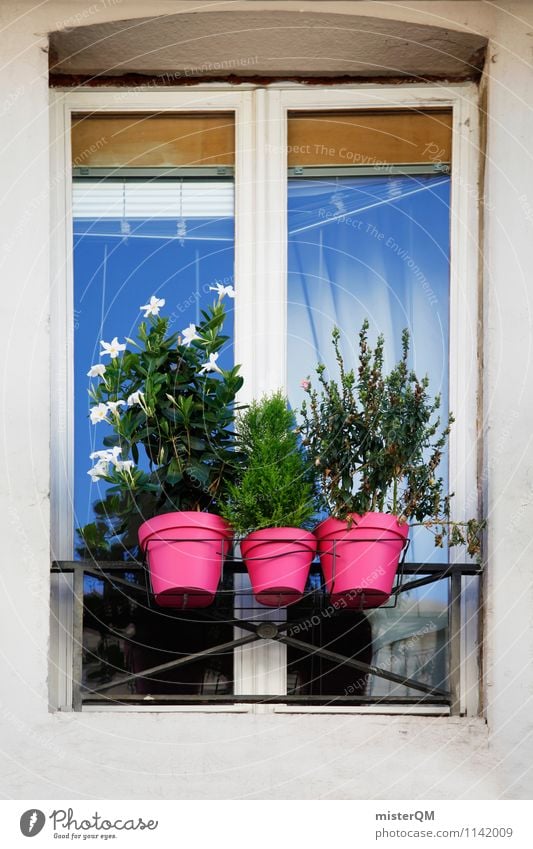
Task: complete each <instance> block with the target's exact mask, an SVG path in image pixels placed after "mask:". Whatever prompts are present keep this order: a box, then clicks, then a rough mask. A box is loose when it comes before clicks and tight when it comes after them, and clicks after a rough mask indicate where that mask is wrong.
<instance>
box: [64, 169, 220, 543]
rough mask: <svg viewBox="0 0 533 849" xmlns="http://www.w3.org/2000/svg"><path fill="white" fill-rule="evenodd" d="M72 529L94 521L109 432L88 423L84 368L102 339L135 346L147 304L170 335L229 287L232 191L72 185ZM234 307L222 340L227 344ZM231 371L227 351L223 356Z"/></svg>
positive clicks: (170, 185)
mask: <svg viewBox="0 0 533 849" xmlns="http://www.w3.org/2000/svg"><path fill="white" fill-rule="evenodd" d="M73 212H74V310H75V312H74V320H75V325H74V326H75V332H74V381H75V413H74V415H75V419H74V428H75V484H74V505H75V526H76V527H80V526H83V525H85V524H87V523H88V522H90V521H93V515H94V514H93V509H92V505H93V503H94V501H95V500H96V499H98V498H102V497H103V495H104V492H105V488H106V484H105V483H103V482H98V483H94V484H93V483H91V480H90V478H89V476H88V475H87V470H88V469H89V468H90V461H89V454H90V453H91V451H94V450H95V449H99V448H101V445H102V438H103V436H104V435H105V433H106V427H107V425H106V424H105V423H99V424H98V425H96V426H94V425H92V424H91V423H90V421H89V410H90V403H89V401H90V399H89V395H88V392H87V390H88V388H89V385H90V382H91V381H90V378H89V377H88V376H87V372H88V370H89V367H90V366H91V365H92V364H94V363H98V362H99V354H100V340H101V339H104V340H106V341H110V340H111V339H113V337H115V336H118V337H119V340H121V341H122V340H123V339H124V337H126V336H129V337H132V336H133V337H135V335H136V329H137V326H138V324H139V322H140V320H141V318H142V313H141V311H140V309H139V307H140V306H141V305H142V304H146V303H147V301H149V299H150V296H151V295H157V297H158V298H164V299H165V301H166V304H165V307H164V308H163V311H162V313H161V314H162V315H163V314H164V315H166V316H170V324H171V327H172V329H173V331H176V330H180V329H182V328H185V327H187V326H188V324H189V323H190V322H194V323H198V321H199V319H200V312H201V310H202V309H203V308H204V307H205V306H206V305H207V304H208V303H211V302H212V300H213V298H214V294H213V292H211V291H210V287H211V286H214V285H215V283H220V282H222V283H224V285H227V284H229V283H233V265H234V238H233V231H234V215H233V184H232V183H231V182H224V181H216V182H214V181H200V180H195V181H182V182H180V181H164V182H162V181H161V182H157V181H152V182H138V181H132V182H124V181H116V182H90V181H86V182H83V181H80V182H78V183H75V184H74V197H73ZM231 308H232V304H231V303H229V302H228V304H227V309H228V318H227V322H226V325H225V331H226V332H227V335H228V336H229V338H230V340H232V339H233V313H232V311H231ZM220 363H221V364H222V367H223V368H231V366H232V365H233V346H232V342H231V341H230V342H228V344H227V346H226V348H225V349H223V350H222V351H221V354H220Z"/></svg>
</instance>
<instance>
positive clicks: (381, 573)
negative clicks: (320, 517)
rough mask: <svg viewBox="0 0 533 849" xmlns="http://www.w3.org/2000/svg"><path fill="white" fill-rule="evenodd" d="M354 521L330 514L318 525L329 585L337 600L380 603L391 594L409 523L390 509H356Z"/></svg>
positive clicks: (347, 603)
mask: <svg viewBox="0 0 533 849" xmlns="http://www.w3.org/2000/svg"><path fill="white" fill-rule="evenodd" d="M352 516H353V522H352V525H351V527H348V523H347V522H341V521H340V520H339V519H333V518H329V519H326V520H325V521H324V522H321V523H320V525H318V527H317V528H315V536H316V537H317V539H318V553H319V555H320V563H321V566H322V571H323V573H324V578H325V581H326V587H327V590H328V592H329V593H330V595H331V601H332V603H333V604H338V605H339V606H341V607H356V608H370V607H379V606H380V605H382V604H384V603H385V602H386V601H387V600H388V599H389V597H390V594H391V591H392V585H393V582H394V577H395V575H396V572H397V570H398V562H399V560H400V556H401V553H402V550H403V548H404V545H405V542H406V539H407V535H408V533H409V525H408V524H407V523H404V524H399V523H398V520H397V518H396V516H391V515H390V514H389V513H365V514H364V515H363V516H359V515H358V514H357V513H353V514H352Z"/></svg>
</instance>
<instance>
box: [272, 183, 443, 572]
mask: <svg viewBox="0 0 533 849" xmlns="http://www.w3.org/2000/svg"><path fill="white" fill-rule="evenodd" d="M449 199H450V179H449V177H447V176H445V175H443V176H440V177H345V178H329V179H328V178H316V179H302V180H290V181H289V209H288V216H289V258H288V332H289V337H288V387H289V396H290V399H291V402H292V404H293V406H295V407H299V406H300V404H301V402H302V400H303V398H304V392H303V389H301V387H300V381H301V380H302V378H305V377H307V376H308V375H309V374H310V373H312V369H313V364H314V363H316V362H318V361H319V360H320V361H322V362H324V363H325V365H326V369H327V371H326V374H328V373H330V372H332V373H333V374H334V373H335V371H336V364H335V361H334V356H333V349H332V345H331V332H332V329H333V327H334V326H335V325H337V326H338V327H339V329H340V331H341V347H342V350H343V353H344V357H345V361H346V362H347V363H352V364H353V365H355V364H356V358H357V344H358V331H359V329H360V327H361V324H362V322H363V319H364V318H368V319H369V321H370V325H371V334H372V336H373V338H374V339H375V337H376V336H377V334H378V333H383V334H384V336H385V342H386V348H385V355H386V356H385V367H386V368H390V367H392V365H393V364H394V363H395V362H396V361H397V360H398V359H399V358H400V355H401V333H402V330H403V328H404V327H407V328H409V331H410V333H411V340H412V341H411V364H412V366H413V368H414V369H415V370H416V371H417V372H418V373H419V374H420V375H423V374H425V373H427V374H428V375H429V379H430V390H431V391H432V392H433V393H435V394H436V393H440V394H441V398H442V409H443V410H444V411H446V410H447V409H448V332H449V317H448V312H449ZM442 474H443V475H446V469H443V470H442ZM413 536H414V538H413ZM411 537H412V542H411V546H410V550H409V556H410V558H411V559H412V560H415V561H422V560H425V559H426V558H430V559H431V560H433V561H435V560H438V559H439V558H441V559H442V552H440V550H439V549H437V550H435V548H434V546H433V537H432V535H431V534H430V533H429V532H425V533H424V532H423V533H417V534H415V535H413V534H411Z"/></svg>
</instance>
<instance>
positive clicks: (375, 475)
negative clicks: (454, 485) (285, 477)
mask: <svg viewBox="0 0 533 849" xmlns="http://www.w3.org/2000/svg"><path fill="white" fill-rule="evenodd" d="M368 328H369V323H368V321H366V320H365V321H364V323H363V326H362V328H361V331H360V333H359V365H358V369H357V372H356V371H355V370H353V369H352V370H346V368H345V364H344V360H343V357H342V354H341V351H340V346H339V339H340V333H339V330H338V329H337V328H335V329H334V331H333V338H332V341H333V347H334V351H335V357H336V360H337V365H338V368H339V377H340V379H339V381H335V380H327V379H326V377H325V374H324V372H325V366H324V365H323V364H319V365H318V366H317V367H316V374H317V378H318V384H319V386H318V389H315V388H313V386H312V384H311V382H310V381H308V382H307V384H308V388H307V392H308V395H309V400H308V401H306V402H304V404H303V405H302V410H301V415H302V420H303V424H302V427H301V432H302V436H303V444H304V445H305V446H306V448H307V450H308V451H309V454H310V456H311V458H312V460H313V461H314V463H315V467H316V469H317V474H318V478H319V484H320V492H321V496H322V500H323V503H324V506H325V507H326V508H327V509H328V510H329V511H330V512H331V514H332V515H333V516H335V517H336V518H339V519H347V518H348V517H349V516H350V514H351V513H365V512H367V511H378V512H387V513H392V514H394V515H396V516H398V518H399V520H400V521H413V520H416V522H418V523H422V524H424V525H425V526H426V527H428V528H430V529H431V530H433V532H434V534H435V544H436V545H442V543H443V539H444V537H445V536H448V541H449V544H450V545H456V544H466V545H467V547H468V551H469V553H470V554H479V550H480V535H481V531H482V529H483V527H484V523H483V522H478V521H477V520H475V519H471V520H469V521H468V522H464V523H462V522H451V521H450V504H449V502H450V497H451V496H449V495H448V494H446V493H445V492H444V481H443V479H442V477H440V476H439V465H440V462H441V459H442V456H443V452H444V451H445V449H446V445H447V441H448V435H449V433H450V427H451V425H452V423H453V417H452V416H451V415H450V416H449V417H448V422H447V424H446V425H445V426H441V419H440V417H439V415H438V410H439V408H440V396H438V395H437V396H436V397H435V398H432V397H431V396H430V394H429V392H428V386H429V380H428V378H427V377H424V378H422V379H421V380H419V379H418V377H417V376H416V374H415V373H414V372H413V371H412V370H411V369H410V368H409V366H408V358H409V341H410V340H409V332H408V331H407V330H404V331H403V334H402V356H401V358H400V360H399V362H398V363H397V364H396V365H395V366H394V367H393V368H392V370H391V371H390V372H389V373H388V374H386V373H385V372H384V363H383V352H384V339H383V336H379V337H378V340H377V343H376V346H375V348H373V349H372V347H371V346H370V345H369V342H368Z"/></svg>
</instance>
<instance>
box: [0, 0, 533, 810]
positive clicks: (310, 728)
mask: <svg viewBox="0 0 533 849" xmlns="http://www.w3.org/2000/svg"><path fill="white" fill-rule="evenodd" d="M32 5H33V4H31V3H29V2H28V3H26V2H18V3H16V4H15V3H13V4H11V3H10V2H3V3H2V4H1V7H0V43H1V46H2V50H1V55H2V62H1V66H0V113H1V120H0V134H1V135H0V155H1V171H0V173H1V175H2V181H1V185H2V190H1V191H2V205H1V209H0V264H1V266H2V295H1V305H2V317H3V332H2V334H1V335H0V363H1V374H2V377H1V387H2V410H3V415H2V428H1V439H2V472H3V473H2V483H1V484H0V507H1V510H2V512H1V515H2V516H3V520H2V523H1V527H2V537H3V545H2V554H1V559H2V571H1V573H0V580H1V585H2V612H1V615H0V682H1V684H0V722H1V732H0V734H1V738H0V749H1V755H0V756H1V758H2V768H1V774H2V778H1V779H0V781H1V784H0V793H2V795H3V796H5V797H12V798H41V799H45V798H61V797H74V798H76V797H80V798H83V797H94V798H214V797H220V798H241V797H248V798H317V797H324V798H375V797H377V798H458V797H459V798H461V797H469V798H495V797H499V796H503V797H510V798H529V797H530V796H531V792H532V790H533V775H532V768H531V762H532V760H533V758H532V752H533V742H532V733H531V732H532V730H533V719H532V718H531V710H530V705H531V697H532V695H533V666H532V657H533V617H532V612H533V582H532V574H533V567H532V565H531V539H530V531H529V529H530V528H531V526H532V523H533V515H532V514H533V507H532V500H533V499H532V497H531V495H532V488H533V472H532V463H531V432H532V427H533V402H532V400H531V392H529V391H528V390H529V387H530V384H531V338H532V333H531V297H530V290H531V283H530V279H529V277H530V272H529V270H530V269H531V268H532V267H533V231H532V228H533V179H532V177H533V174H532V166H531V156H530V152H529V147H530V145H531V141H530V140H531V138H533V113H532V105H533V103H532V101H533V77H532V73H531V60H532V58H533V53H532V51H533V37H532V35H531V32H533V9H532V5H531V3H514V4H500V7H502V6H503V7H504V8H500V9H499V10H498V9H496V8H495V7H494V6H491V7H489V8H487V6H485V5H484V4H482V3H476V2H472V3H470V2H469V3H410V4H408V5H409V9H408V10H405V11H404V12H402V11H401V10H400V5H399V4H395V5H394V6H392V5H385V6H383V7H381V5H380V4H373V3H360V4H355V3H346V2H339V3H335V2H332V3H327V4H321V3H320V2H310V3H306V2H300V3H296V4H294V3H284V4H282V3H260V2H253V3H249V4H248V3H240V4H239V3H231V4H229V3H228V7H229V6H231V8H232V9H233V10H235V9H236V8H238V7H239V6H242V7H252V6H253V7H254V8H255V9H257V8H261V7H268V8H269V9H272V8H274V7H277V6H279V7H285V8H290V7H292V8H296V7H297V8H303V7H306V8H311V7H312V8H313V10H314V11H317V10H318V8H319V7H320V6H321V5H327V7H328V12H329V13H330V14H331V13H332V11H334V10H335V9H338V10H339V11H342V12H343V13H355V14H372V15H378V14H379V15H383V16H387V17H400V16H403V17H405V19H409V20H412V21H417V22H427V23H431V24H436V25H447V26H451V27H456V28H469V27H470V28H472V29H473V31H476V32H479V33H481V34H483V35H486V36H488V37H490V39H491V57H490V59H489V62H488V64H487V86H488V114H489V120H488V160H487V170H486V188H487V201H488V204H487V205H486V209H485V244H484V250H485V258H484V261H485V268H484V287H485V297H484V302H485V324H484V330H483V343H484V403H485V410H484V430H485V434H486V443H485V445H486V448H485V466H486V475H485V497H486V503H485V511H486V514H487V516H488V518H489V522H490V524H489V533H488V560H489V571H488V580H487V588H486V596H487V597H486V609H485V621H486V626H485V654H484V657H485V667H486V688H485V700H486V719H487V721H488V724H486V722H485V718H483V717H480V718H477V719H455V718H454V719H446V718H430V717H383V716H380V717H376V716H359V715H357V716H347V715H321V716H312V715H281V714H279V715H266V714H261V713H258V714H256V715H242V714H234V715H231V714H211V715H206V714H193V713H189V714H172V713H162V714H149V715H138V714H135V713H121V714H109V713H108V714H104V713H87V712H84V713H83V714H78V715H75V714H52V713H49V712H48V693H47V680H46V679H47V650H48V631H49V623H48V599H49V580H50V576H49V568H50V551H49V549H50V538H49V485H50V484H49V441H50V434H49V424H48V422H49V411H50V403H51V399H50V396H49V383H50V370H49V344H50V336H49V323H48V316H49V291H50V285H51V277H50V271H49V248H48V239H49V205H48V204H49V198H48V187H49V183H48V180H49V173H48V135H49V126H48V112H47V103H48V92H47V54H46V47H47V38H46V33H47V31H49V30H51V29H55V28H57V26H58V23H59V22H61V21H62V20H64V19H65V18H67V17H69V16H72V15H74V14H76V11H77V12H78V13H79V14H82V13H83V10H84V9H87V8H88V6H89V5H90V4H86V3H84V2H68V3H67V2H59V0H57V1H56V0H50V2H48V3H46V4H44V5H41V6H38V7H37V8H35V9H33V8H32ZM193 5H194V4H192V3H183V4H180V3H176V2H152V3H150V7H149V8H150V13H151V14H156V13H158V12H162V13H165V12H175V11H176V10H177V8H178V7H184V8H185V7H191V6H193ZM93 6H94V7H98V8H96V9H95V11H94V12H91V15H90V18H88V20H87V22H89V20H90V22H91V23H93V22H94V23H96V22H98V21H103V20H111V19H113V18H127V17H129V16H142V15H146V13H147V4H146V3H145V2H139V0H123V2H121V3H117V4H115V6H113V5H112V4H110V3H101V4H98V3H95V4H93ZM204 6H205V4H204ZM341 7H342V8H341ZM217 8H218V10H220V9H221V5H220V4H217Z"/></svg>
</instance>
